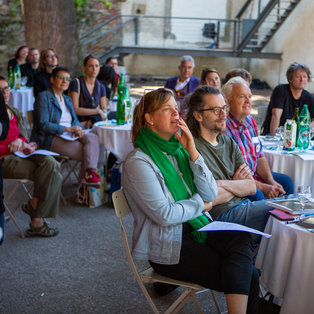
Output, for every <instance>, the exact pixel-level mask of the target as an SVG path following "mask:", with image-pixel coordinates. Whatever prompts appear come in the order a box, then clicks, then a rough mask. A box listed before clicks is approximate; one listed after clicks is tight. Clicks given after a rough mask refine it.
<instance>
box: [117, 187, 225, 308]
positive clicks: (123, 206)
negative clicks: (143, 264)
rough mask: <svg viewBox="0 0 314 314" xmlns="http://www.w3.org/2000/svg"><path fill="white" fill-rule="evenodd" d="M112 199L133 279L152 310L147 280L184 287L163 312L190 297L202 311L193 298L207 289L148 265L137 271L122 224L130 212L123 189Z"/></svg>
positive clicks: (153, 305)
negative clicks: (171, 276) (160, 273)
mask: <svg viewBox="0 0 314 314" xmlns="http://www.w3.org/2000/svg"><path fill="white" fill-rule="evenodd" d="M112 200H113V205H114V209H115V212H116V215H117V217H118V218H119V221H120V226H121V232H122V238H123V243H124V247H125V250H126V254H127V258H128V261H129V264H130V266H131V269H132V272H133V275H134V279H135V280H136V282H137V283H138V285H139V286H140V288H141V290H142V292H143V293H144V295H145V297H146V299H147V301H148V303H149V305H150V306H151V308H152V310H153V312H154V313H159V311H158V309H157V307H156V305H155V304H154V302H153V300H152V298H151V296H150V295H149V293H148V291H147V289H146V287H145V285H144V283H148V282H162V283H166V284H171V285H177V286H180V287H184V288H185V289H184V291H183V292H182V294H181V295H180V296H179V297H178V298H177V299H176V300H175V301H174V302H173V303H172V304H171V305H170V307H169V308H168V309H167V311H166V312H165V313H177V312H178V311H179V310H180V309H181V308H182V307H183V306H184V305H185V304H186V303H187V302H188V301H189V300H190V299H192V301H193V302H194V304H195V306H196V307H197V309H198V311H199V313H204V312H203V310H202V309H201V307H200V305H199V303H198V302H197V300H196V298H195V294H196V293H199V292H203V291H206V290H208V289H206V288H204V287H201V286H199V285H197V284H193V283H189V282H184V281H179V280H174V279H171V278H169V277H165V276H161V275H159V274H157V273H156V272H154V270H153V268H152V267H149V268H148V269H146V270H144V271H141V272H139V271H138V270H137V268H136V265H135V263H134V260H133V257H132V254H131V251H130V247H129V243H128V238H127V235H126V232H125V228H124V226H123V217H124V216H126V215H128V214H129V213H130V212H131V209H130V206H129V204H128V202H127V199H126V198H125V195H124V192H123V190H118V191H116V192H114V193H113V195H112ZM210 292H211V295H212V297H213V299H214V302H215V305H216V308H217V311H218V313H221V312H220V309H219V305H218V303H217V300H216V297H215V295H214V292H213V291H212V290H210Z"/></svg>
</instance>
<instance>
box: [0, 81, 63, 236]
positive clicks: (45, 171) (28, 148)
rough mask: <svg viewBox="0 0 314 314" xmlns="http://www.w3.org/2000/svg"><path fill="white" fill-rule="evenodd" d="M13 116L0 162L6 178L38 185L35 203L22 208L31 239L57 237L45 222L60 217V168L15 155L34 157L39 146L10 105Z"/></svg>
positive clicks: (1, 85)
mask: <svg viewBox="0 0 314 314" xmlns="http://www.w3.org/2000/svg"><path fill="white" fill-rule="evenodd" d="M6 87H8V82H7V81H6V80H5V79H1V80H0V88H1V90H3V89H5V88H6ZM9 95H10V93H4V95H3V96H4V100H5V102H6V103H8V102H9ZM6 108H7V113H8V116H9V130H8V136H7V138H6V139H3V140H1V141H0V158H1V159H2V172H3V177H4V178H11V179H28V180H32V181H33V182H34V193H33V197H32V199H31V200H30V201H29V202H28V203H26V204H24V205H23V206H22V209H23V211H24V212H25V213H26V214H28V215H29V216H30V218H31V222H30V225H29V226H30V228H29V229H28V230H27V231H26V235H27V236H42V237H53V236H56V235H57V234H58V233H59V231H58V229H56V228H51V227H49V226H48V224H47V223H46V222H45V220H44V218H54V217H56V215H57V213H58V210H59V199H60V191H61V182H62V176H61V174H60V165H59V163H58V162H57V161H56V160H55V159H54V158H53V157H52V156H43V155H32V156H30V157H28V158H20V157H18V156H16V155H13V153H14V152H17V151H23V152H24V153H26V154H29V153H32V152H33V151H34V150H35V149H36V147H37V145H36V144H35V143H28V141H27V131H26V129H25V127H24V122H23V118H22V115H21V113H20V112H19V111H18V110H17V109H16V108H14V107H11V106H9V105H6Z"/></svg>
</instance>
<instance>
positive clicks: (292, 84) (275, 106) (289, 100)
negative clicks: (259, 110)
mask: <svg viewBox="0 0 314 314" xmlns="http://www.w3.org/2000/svg"><path fill="white" fill-rule="evenodd" d="M286 76H287V80H288V84H280V85H278V86H276V87H275V89H274V90H273V92H272V95H271V97H270V102H269V105H268V109H267V114H266V118H265V121H264V123H263V126H262V133H263V134H264V135H266V134H271V135H275V129H276V128H277V127H279V126H282V125H284V124H285V122H286V120H287V119H291V118H292V117H293V115H294V112H295V108H299V112H301V110H302V107H303V105H304V104H307V105H308V108H309V111H310V114H311V118H312V121H313V120H314V96H313V95H312V94H310V93H309V92H308V91H307V90H305V89H304V88H305V86H306V85H307V83H308V80H309V79H310V77H311V71H310V69H309V68H308V67H307V66H306V65H305V64H301V63H297V62H295V63H292V64H290V66H289V68H288V70H287V73H286Z"/></svg>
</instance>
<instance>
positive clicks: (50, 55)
mask: <svg viewBox="0 0 314 314" xmlns="http://www.w3.org/2000/svg"><path fill="white" fill-rule="evenodd" d="M57 65H58V56H57V54H56V52H55V51H54V50H53V49H52V48H47V49H44V50H42V51H41V53H40V59H39V72H38V73H37V74H36V75H35V79H34V85H33V87H34V96H35V98H36V97H37V95H38V94H39V93H40V92H43V91H45V90H46V89H47V88H49V87H51V83H50V74H51V72H52V70H53V69H54V68H55V67H56V66H57Z"/></svg>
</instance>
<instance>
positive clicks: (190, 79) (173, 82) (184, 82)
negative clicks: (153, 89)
mask: <svg viewBox="0 0 314 314" xmlns="http://www.w3.org/2000/svg"><path fill="white" fill-rule="evenodd" d="M194 66H195V63H194V59H193V58H192V57H191V56H183V57H182V58H181V59H180V62H179V66H178V69H179V72H180V75H179V76H174V77H170V78H168V79H167V81H166V84H165V87H166V88H169V89H172V90H174V91H175V95H176V100H177V101H179V103H180V112H179V113H180V116H182V117H183V118H185V116H186V111H187V109H186V105H185V104H184V100H183V99H184V97H185V96H186V95H187V94H189V93H192V92H193V91H194V89H195V88H196V87H197V86H198V85H200V79H199V78H197V77H195V76H193V75H192V74H193V69H194Z"/></svg>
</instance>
